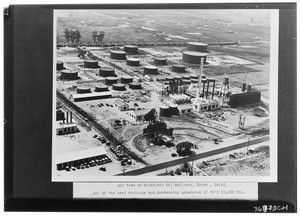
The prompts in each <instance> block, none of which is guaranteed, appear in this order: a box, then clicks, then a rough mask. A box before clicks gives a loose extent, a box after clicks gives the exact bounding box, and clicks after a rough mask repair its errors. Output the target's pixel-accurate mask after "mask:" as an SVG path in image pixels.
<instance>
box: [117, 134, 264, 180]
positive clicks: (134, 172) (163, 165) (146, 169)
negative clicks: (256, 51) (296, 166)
mask: <svg viewBox="0 0 300 217" xmlns="http://www.w3.org/2000/svg"><path fill="white" fill-rule="evenodd" d="M268 140H269V136H265V137H261V138H258V139H254V140H251V141H250V142H249V145H255V144H258V143H262V142H265V141H268ZM247 145H248V141H246V142H241V143H238V144H234V145H231V146H228V147H223V148H220V149H216V150H212V151H207V152H203V153H200V154H196V155H194V156H189V157H185V158H180V159H177V160H173V161H169V162H164V163H160V164H156V165H153V166H148V167H144V168H141V169H137V170H132V171H128V172H125V173H124V175H127V176H136V175H141V174H144V173H149V172H153V171H156V170H161V169H165V168H166V167H173V166H176V165H179V164H183V163H184V162H189V161H193V160H199V159H202V158H206V157H210V156H213V155H217V154H221V153H224V152H228V151H232V150H235V149H240V148H244V147H247ZM118 175H123V174H118Z"/></svg>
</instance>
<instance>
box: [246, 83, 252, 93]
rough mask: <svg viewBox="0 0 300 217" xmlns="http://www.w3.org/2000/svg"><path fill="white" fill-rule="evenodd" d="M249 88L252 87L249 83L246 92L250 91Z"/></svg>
mask: <svg viewBox="0 0 300 217" xmlns="http://www.w3.org/2000/svg"><path fill="white" fill-rule="evenodd" d="M251 88H252V85H251V84H248V87H247V92H251Z"/></svg>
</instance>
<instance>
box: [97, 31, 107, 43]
mask: <svg viewBox="0 0 300 217" xmlns="http://www.w3.org/2000/svg"><path fill="white" fill-rule="evenodd" d="M104 36H105V32H103V31H101V32H100V33H99V35H97V41H98V43H99V42H100V43H101V44H102V43H103V39H104Z"/></svg>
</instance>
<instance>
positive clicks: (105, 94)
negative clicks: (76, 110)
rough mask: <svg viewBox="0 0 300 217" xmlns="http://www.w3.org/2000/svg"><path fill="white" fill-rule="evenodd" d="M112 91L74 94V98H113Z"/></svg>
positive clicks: (76, 99) (83, 99)
mask: <svg viewBox="0 0 300 217" xmlns="http://www.w3.org/2000/svg"><path fill="white" fill-rule="evenodd" d="M111 96H112V95H111V92H110V91H106V92H98V93H84V94H73V95H72V98H73V100H74V102H80V101H88V100H96V99H107V98H111Z"/></svg>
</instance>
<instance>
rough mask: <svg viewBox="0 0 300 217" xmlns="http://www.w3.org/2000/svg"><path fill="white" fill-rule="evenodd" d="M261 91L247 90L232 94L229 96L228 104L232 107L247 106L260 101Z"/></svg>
mask: <svg viewBox="0 0 300 217" xmlns="http://www.w3.org/2000/svg"><path fill="white" fill-rule="evenodd" d="M260 101H261V93H260V92H259V91H253V92H245V93H237V94H232V95H231V96H230V98H229V102H228V104H229V105H230V106H231V107H238V106H245V105H250V104H255V103H260Z"/></svg>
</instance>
